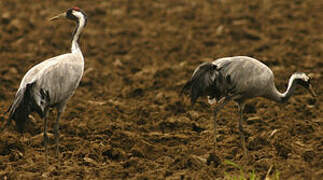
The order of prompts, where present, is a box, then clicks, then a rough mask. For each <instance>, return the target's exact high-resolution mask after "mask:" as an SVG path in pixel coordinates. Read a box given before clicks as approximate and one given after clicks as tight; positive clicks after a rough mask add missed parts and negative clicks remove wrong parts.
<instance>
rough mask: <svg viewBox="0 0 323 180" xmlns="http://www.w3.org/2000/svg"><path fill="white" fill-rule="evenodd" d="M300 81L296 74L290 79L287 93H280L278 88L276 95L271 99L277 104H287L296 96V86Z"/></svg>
mask: <svg viewBox="0 0 323 180" xmlns="http://www.w3.org/2000/svg"><path fill="white" fill-rule="evenodd" d="M298 81H299V79H297V76H295V74H293V75H292V76H291V77H290V78H289V82H288V87H287V89H286V91H285V92H284V93H280V92H279V91H278V90H277V89H276V87H275V88H274V89H275V91H274V94H273V95H272V97H271V99H272V100H274V101H277V102H281V103H283V102H287V101H288V99H289V98H290V97H291V96H292V95H293V94H294V92H295V89H296V85H297V84H298Z"/></svg>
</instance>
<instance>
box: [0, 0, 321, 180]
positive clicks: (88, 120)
mask: <svg viewBox="0 0 323 180" xmlns="http://www.w3.org/2000/svg"><path fill="white" fill-rule="evenodd" d="M75 5H77V6H79V7H80V8H82V9H83V10H84V11H85V12H86V13H87V14H88V24H87V27H86V28H85V30H84V32H83V35H82V38H81V41H80V43H81V48H82V50H83V54H84V56H85V73H84V77H83V79H82V81H81V84H80V86H79V88H78V89H77V91H76V92H75V94H74V96H73V97H72V98H71V99H70V101H69V103H68V105H67V108H66V111H65V113H64V114H63V116H62V119H61V121H60V148H59V149H60V158H59V159H57V158H56V157H55V148H54V147H55V143H54V137H53V135H52V134H53V125H54V122H55V115H56V112H54V111H53V112H51V113H50V120H49V132H50V133H51V136H50V144H49V145H50V146H49V164H48V166H47V167H46V166H45V156H44V148H43V144H42V130H43V122H42V120H41V119H40V118H39V117H38V115H36V114H33V115H32V116H31V121H30V122H29V124H28V128H27V129H26V131H25V133H24V134H19V133H18V132H16V131H15V128H14V126H11V127H10V128H8V129H7V130H6V131H4V132H3V133H2V134H1V136H0V177H1V179H6V178H7V179H42V178H46V177H48V178H53V179H65V178H68V179H215V178H218V179H222V178H224V177H226V174H230V175H239V174H240V170H239V169H237V168H234V167H233V166H230V165H227V164H226V163H225V160H230V161H232V162H234V163H237V164H239V165H241V166H242V167H243V168H244V170H245V172H251V171H252V170H254V171H255V173H256V174H257V176H258V177H260V178H261V179H264V177H265V175H266V173H267V171H268V170H269V168H270V167H272V171H271V173H276V172H279V174H280V178H281V179H320V178H323V139H322V138H323V129H322V127H323V126H322V123H323V119H322V117H323V116H322V115H323V111H322V110H323V108H322V107H323V106H322V100H323V98H322V95H323V94H322V91H323V81H322V80H323V77H322V73H323V68H322V67H323V61H322V60H323V34H322V29H323V21H322V19H323V13H322V3H321V2H320V1H318V0H306V1H301V0H294V1H290V0H280V1H269V0H253V1H246V0H241V1H233V0H225V1H215V0H213V1H212V0H201V1H200V0H176V1H174V0H163V1H161V0H136V1H131V0H128V1H127V0H110V1H99V0H91V1H89V0H88V1H79V2H76V1H43V0H35V1H26V2H22V1H19V0H10V1H9V0H3V1H0V9H1V14H0V42H1V43H0V48H1V53H0V101H1V103H0V113H1V115H0V120H1V123H0V125H3V122H4V120H5V119H6V118H7V115H4V114H3V113H4V112H5V111H6V110H7V108H8V107H9V105H10V104H11V102H12V100H13V98H14V95H15V92H16V90H17V88H18V86H19V83H20V81H21V79H22V77H23V75H24V74H25V73H26V71H27V70H28V69H30V68H31V67H32V66H33V65H35V64H37V63H39V62H41V61H43V60H45V59H47V58H50V57H53V56H56V55H59V54H63V53H67V52H69V51H70V42H71V41H70V39H71V33H72V31H73V28H74V24H73V23H72V22H70V21H68V20H59V21H55V22H49V21H48V18H49V17H52V16H54V15H56V14H58V13H60V12H62V11H65V10H66V9H68V8H70V7H73V6H75ZM235 55H247V56H251V57H254V58H257V59H259V60H261V61H263V62H264V63H265V64H267V65H268V66H269V67H270V68H271V69H272V70H273V72H274V74H275V77H276V79H275V82H276V85H277V87H278V88H279V89H280V90H281V91H284V90H285V88H286V86H287V83H288V78H289V77H290V75H291V74H292V73H293V72H295V71H302V72H306V73H310V74H311V76H312V77H313V80H312V83H313V86H314V89H315V90H316V92H317V94H318V97H317V98H316V99H313V98H312V97H311V96H310V94H309V93H308V92H307V91H306V90H304V89H303V88H301V87H300V88H298V89H297V90H296V93H295V95H294V96H293V97H292V98H291V99H290V100H289V102H287V103H284V104H277V103H275V102H272V101H269V100H266V99H262V98H256V99H253V100H250V101H249V103H248V106H247V108H246V113H245V117H244V118H245V124H244V127H245V130H246V133H247V146H248V149H249V153H250V156H251V160H250V161H245V160H244V159H243V158H242V155H243V151H242V148H241V146H240V138H239V131H238V117H239V116H238V111H237V107H236V105H235V104H234V103H230V104H228V105H227V106H226V107H225V108H224V109H223V110H222V111H221V112H220V115H219V116H218V130H217V131H218V134H217V135H216V137H217V141H218V143H217V148H216V150H215V156H210V154H212V153H213V152H214V149H213V147H214V146H213V137H214V136H213V117H212V109H213V108H214V107H211V106H210V105H209V104H208V103H207V100H206V99H203V98H200V99H199V100H198V102H197V103H196V105H195V106H193V107H192V106H191V105H190V102H189V99H188V97H186V96H184V97H180V96H179V95H178V94H179V92H180V90H181V88H182V86H183V85H184V83H185V81H186V80H188V79H189V78H190V77H191V74H192V72H193V70H194V69H195V67H196V66H197V65H198V64H200V63H201V62H204V61H210V60H212V59H213V58H219V57H225V56H235ZM321 83H322V84H321Z"/></svg>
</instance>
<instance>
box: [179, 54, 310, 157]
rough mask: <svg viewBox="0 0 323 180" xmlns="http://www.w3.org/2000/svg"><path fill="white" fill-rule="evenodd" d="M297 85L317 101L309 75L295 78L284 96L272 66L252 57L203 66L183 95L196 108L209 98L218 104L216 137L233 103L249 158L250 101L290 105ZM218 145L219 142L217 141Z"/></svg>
mask: <svg viewBox="0 0 323 180" xmlns="http://www.w3.org/2000/svg"><path fill="white" fill-rule="evenodd" d="M297 84H299V85H301V86H303V87H305V88H306V89H308V90H309V92H310V93H311V94H312V96H313V97H315V96H316V94H315V92H314V91H313V89H312V86H311V83H310V78H309V77H308V76H307V75H306V74H305V73H301V72H296V73H294V74H292V76H291V77H290V79H289V82H288V87H287V90H286V91H285V92H284V93H280V92H279V91H278V90H277V88H276V86H275V82H274V74H273V72H272V71H271V69H270V68H269V67H268V66H266V65H265V64H263V63H262V62H260V61H258V60H257V59H254V58H251V57H247V56H234V57H225V58H220V59H216V60H214V61H213V62H205V63H202V64H201V65H199V66H198V67H197V68H196V69H195V70H194V72H193V75H192V78H191V79H190V80H189V81H187V83H186V84H185V85H184V87H183V89H182V92H181V93H183V92H185V91H189V93H190V97H191V103H192V104H194V103H195V102H196V100H197V98H199V97H201V96H207V97H208V100H209V103H215V102H218V103H217V106H216V107H215V110H214V135H216V116H217V113H218V111H219V110H220V109H222V108H223V107H224V106H225V105H226V104H227V103H228V102H229V101H231V100H233V101H235V102H236V103H237V104H238V107H239V112H240V119H239V131H240V137H241V144H242V147H243V149H244V152H245V155H247V148H246V145H245V138H244V133H243V126H242V119H243V118H242V115H243V110H244V107H245V103H246V100H248V99H251V98H254V97H264V98H267V99H270V100H273V101H276V102H286V101H287V100H288V99H289V98H290V97H291V95H292V94H293V93H294V90H295V88H296V85H297ZM214 141H216V138H215V140H214Z"/></svg>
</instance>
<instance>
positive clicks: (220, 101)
mask: <svg viewBox="0 0 323 180" xmlns="http://www.w3.org/2000/svg"><path fill="white" fill-rule="evenodd" d="M230 100H231V97H223V98H221V99H220V100H219V105H217V106H216V107H215V109H214V151H215V149H216V115H217V113H218V111H220V110H221V109H222V108H223V107H224V106H225V105H226V104H227V103H228V102H229V101H230Z"/></svg>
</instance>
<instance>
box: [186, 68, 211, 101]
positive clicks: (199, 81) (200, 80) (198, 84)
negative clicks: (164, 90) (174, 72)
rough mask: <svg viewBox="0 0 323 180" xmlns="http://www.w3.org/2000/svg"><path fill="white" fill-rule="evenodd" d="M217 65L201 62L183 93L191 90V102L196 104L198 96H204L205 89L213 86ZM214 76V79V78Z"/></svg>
mask: <svg viewBox="0 0 323 180" xmlns="http://www.w3.org/2000/svg"><path fill="white" fill-rule="evenodd" d="M216 68H217V66H216V65H214V64H212V63H209V62H206V63H203V64H201V65H200V66H199V67H198V68H197V69H196V70H195V71H194V74H193V76H192V78H191V80H189V81H188V82H187V83H186V84H185V85H184V87H183V89H182V91H181V94H183V93H184V92H185V91H189V93H190V97H191V104H192V105H194V104H195V102H196V100H197V98H198V97H200V96H203V95H204V93H205V91H206V90H207V89H208V88H210V87H211V86H212V83H213V80H214V78H215V77H212V76H214V74H213V73H214V72H215V71H216ZM212 78H213V80H212Z"/></svg>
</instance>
